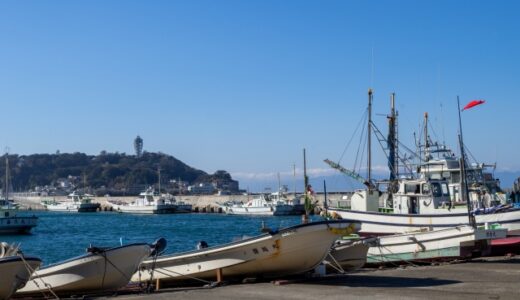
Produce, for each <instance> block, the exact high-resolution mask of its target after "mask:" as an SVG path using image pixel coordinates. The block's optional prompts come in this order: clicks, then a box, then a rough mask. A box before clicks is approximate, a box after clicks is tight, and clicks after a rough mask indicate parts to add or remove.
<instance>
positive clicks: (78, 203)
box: [41, 191, 101, 212]
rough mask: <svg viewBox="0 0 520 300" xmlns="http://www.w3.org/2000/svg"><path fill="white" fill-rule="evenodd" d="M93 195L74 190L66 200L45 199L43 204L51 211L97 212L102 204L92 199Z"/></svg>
mask: <svg viewBox="0 0 520 300" xmlns="http://www.w3.org/2000/svg"><path fill="white" fill-rule="evenodd" d="M92 198H93V196H92V195H89V194H82V193H79V192H78V191H73V192H72V193H70V194H69V195H68V196H67V200H65V201H56V200H54V199H53V200H44V201H42V202H41V204H42V205H43V206H44V207H45V208H46V209H47V210H49V211H61V212H96V211H98V210H99V209H100V207H101V204H100V203H96V202H93V201H92Z"/></svg>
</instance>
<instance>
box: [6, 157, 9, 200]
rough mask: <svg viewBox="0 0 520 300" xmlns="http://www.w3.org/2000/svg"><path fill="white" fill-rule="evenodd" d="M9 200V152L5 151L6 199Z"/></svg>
mask: <svg viewBox="0 0 520 300" xmlns="http://www.w3.org/2000/svg"><path fill="white" fill-rule="evenodd" d="M8 200H9V153H8V152H6V153H5V201H8Z"/></svg>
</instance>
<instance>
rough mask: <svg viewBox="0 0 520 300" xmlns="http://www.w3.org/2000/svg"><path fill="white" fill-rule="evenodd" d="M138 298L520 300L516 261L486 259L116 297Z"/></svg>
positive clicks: (519, 259) (518, 263)
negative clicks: (282, 282)
mask: <svg viewBox="0 0 520 300" xmlns="http://www.w3.org/2000/svg"><path fill="white" fill-rule="evenodd" d="M116 299H117V300H123V299H125V300H127V299H128V300H141V299H194V300H195V299H200V300H212V299H237V300H238V299H265V300H273V299H274V300H279V299H314V300H320V299H384V300H390V299H400V300H402V299H443V300H446V299H520V257H513V258H507V257H506V258H504V257H491V258H482V259H476V260H473V261H471V262H462V263H452V264H441V265H436V266H430V265H428V266H407V267H405V268H390V269H383V270H378V269H363V270H361V271H359V272H356V273H352V274H348V275H341V276H327V277H325V278H312V279H306V280H302V281H299V282H288V283H287V282H286V284H282V285H276V284H273V283H271V282H262V283H251V284H230V285H225V286H221V287H216V288H195V289H178V288H177V289H175V288H172V289H165V290H162V291H159V292H155V293H152V294H139V295H119V296H117V297H116Z"/></svg>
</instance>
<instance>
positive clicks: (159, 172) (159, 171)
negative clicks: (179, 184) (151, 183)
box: [157, 167, 161, 196]
mask: <svg viewBox="0 0 520 300" xmlns="http://www.w3.org/2000/svg"><path fill="white" fill-rule="evenodd" d="M157 173H158V175H157V177H159V196H161V167H157Z"/></svg>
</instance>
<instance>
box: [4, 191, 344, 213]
mask: <svg viewBox="0 0 520 300" xmlns="http://www.w3.org/2000/svg"><path fill="white" fill-rule="evenodd" d="M349 194H350V193H335V194H328V195H327V201H330V203H333V204H334V203H337V201H344V199H343V198H344V197H345V196H346V195H349ZM252 197H255V195H222V196H218V195H177V196H175V199H177V201H182V202H185V203H188V204H191V205H192V206H193V211H194V212H220V210H219V204H222V203H225V202H227V201H238V202H243V203H246V202H247V201H248V200H249V199H251V198H252ZM12 198H13V200H14V201H15V202H17V203H19V204H20V206H21V207H22V208H23V209H33V210H40V209H45V208H44V207H43V206H42V205H41V202H42V201H43V200H55V201H58V202H59V201H66V200H67V197H66V196H27V195H25V194H23V193H19V194H14V195H12ZM135 198H136V197H135V196H128V197H94V198H93V201H94V202H97V203H100V204H101V207H102V210H108V209H109V207H110V206H109V205H108V203H107V202H108V201H113V202H126V203H130V202H132V201H134V200H135ZM324 199H325V196H324V195H323V194H316V195H315V197H314V201H317V205H318V207H323V203H324ZM342 199H343V200H342Z"/></svg>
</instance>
